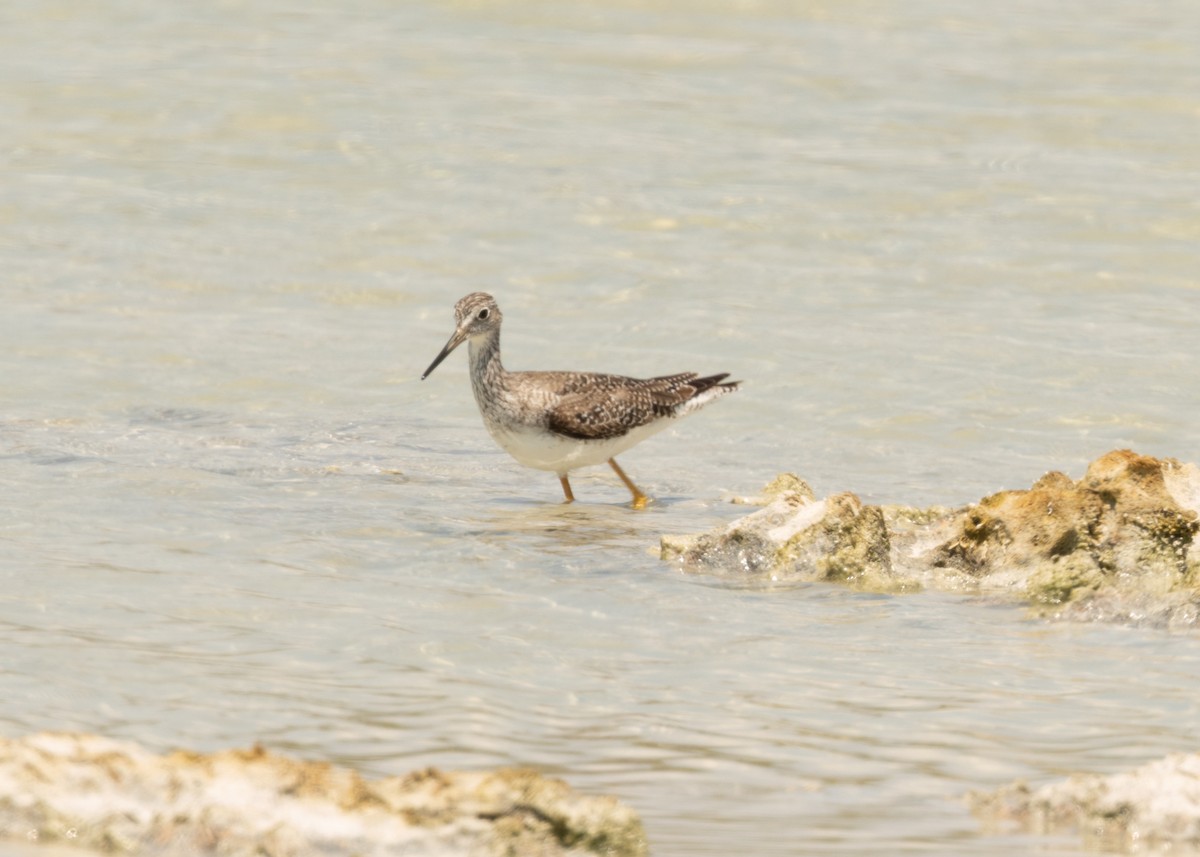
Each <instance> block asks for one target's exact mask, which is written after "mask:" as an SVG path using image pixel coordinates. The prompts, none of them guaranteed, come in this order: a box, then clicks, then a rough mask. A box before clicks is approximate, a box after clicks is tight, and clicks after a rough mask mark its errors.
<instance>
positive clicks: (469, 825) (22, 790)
mask: <svg viewBox="0 0 1200 857" xmlns="http://www.w3.org/2000/svg"><path fill="white" fill-rule="evenodd" d="M0 832H3V833H7V834H8V835H29V836H31V837H36V838H37V839H39V840H41V841H60V842H64V843H69V844H72V845H76V846H80V847H84V848H91V849H95V850H97V851H101V852H104V853H106V854H137V855H159V857H172V855H181V857H182V855H187V857H193V855H205V854H210V855H217V854H219V855H222V857H241V855H246V857H250V855H264V854H269V855H271V857H290V855H296V857H300V855H312V854H330V855H336V854H345V855H352V854H353V855H405V857H418V855H421V857H434V855H438V857H451V855H454V857H459V855H463V854H471V855H481V857H483V855H496V857H499V855H506V857H507V855H523V857H524V855H533V857H566V855H587V854H600V855H613V857H617V855H629V857H644V855H645V854H646V853H647V846H646V839H645V834H644V832H643V830H642V825H641V822H640V820H639V819H638V817H637V815H636V814H635V813H634V812H633V811H632V810H631V809H629V808H628V807H626V806H624V805H622V804H620V803H618V802H617V801H616V800H615V799H613V798H609V797H586V796H583V795H580V794H578V793H577V792H574V791H572V790H571V788H570V787H569V786H567V785H566V784H565V783H563V782H561V781H560V780H555V779H549V778H546V777H543V776H541V775H540V774H537V773H535V772H533V771H528V770H511V769H510V770H499V771H494V772H487V773H449V772H443V771H438V770H435V769H432V768H430V769H426V770H422V771H418V772H415V773H412V774H409V775H408V776H406V777H393V778H388V779H382V780H366V779H363V778H362V777H360V776H359V775H358V774H357V773H355V772H354V771H352V770H349V769H347V768H338V767H334V766H332V765H329V764H324V763H319V762H305V761H300V760H297V759H292V758H288V757H286V756H280V755H276V754H274V753H271V752H269V751H267V750H264V749H262V748H260V747H255V748H253V749H250V750H224V751H221V752H217V753H212V754H208V755H206V754H200V753H193V752H189V751H184V750H179V751H176V752H173V753H170V754H168V755H165V756H157V755H154V754H152V753H150V752H148V751H146V750H144V749H143V748H141V747H139V746H137V745H135V744H131V743H128V742H123V741H114V740H112V739H109V738H104V737H100V736H96V735H85V734H74V733H41V734H37V735H31V736H28V737H26V738H23V739H19V740H5V739H0Z"/></svg>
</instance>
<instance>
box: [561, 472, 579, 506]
mask: <svg viewBox="0 0 1200 857" xmlns="http://www.w3.org/2000/svg"><path fill="white" fill-rule="evenodd" d="M558 481H559V482H561V483H562V487H563V496H564V497H566V498H567V499H566V500H564V501H563V502H564V503H574V502H575V495H574V494H572V493H571V483H570V482H568V481H567V474H565V473H564V474H563V475H562V476H560V477H558Z"/></svg>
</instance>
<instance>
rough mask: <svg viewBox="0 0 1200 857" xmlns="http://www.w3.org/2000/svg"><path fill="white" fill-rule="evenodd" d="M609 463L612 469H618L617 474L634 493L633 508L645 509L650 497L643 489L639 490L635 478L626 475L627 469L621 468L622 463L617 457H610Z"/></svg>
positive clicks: (631, 492) (630, 491)
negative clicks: (618, 461) (618, 462)
mask: <svg viewBox="0 0 1200 857" xmlns="http://www.w3.org/2000/svg"><path fill="white" fill-rule="evenodd" d="M608 463H609V464H610V465H611V466H612V469H613V470H614V471H616V474H617V475H618V476H620V477H621V481H622V482H624V483H625V487H626V488H628V489H629V493H630V494H632V495H633V508H635V509H645V508H646V503H648V502H649V500H650V498H649V497H647V496H646V495H645V494H643V493H642V492H641V490H639V489H638V487H637V486H636V485H634V484H633V480H632V479H630V478H629V477H628V476H626V475H625V471H624V470H622V469H621V465H619V464H617V460H616V459H615V458H610V459H609V460H608Z"/></svg>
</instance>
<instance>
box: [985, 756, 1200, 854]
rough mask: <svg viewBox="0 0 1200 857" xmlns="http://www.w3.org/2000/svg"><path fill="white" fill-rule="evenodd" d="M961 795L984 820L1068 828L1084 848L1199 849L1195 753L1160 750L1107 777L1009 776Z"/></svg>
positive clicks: (1199, 773)
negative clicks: (1032, 781) (1043, 781)
mask: <svg viewBox="0 0 1200 857" xmlns="http://www.w3.org/2000/svg"><path fill="white" fill-rule="evenodd" d="M967 799H968V802H969V803H970V805H971V809H972V811H973V812H974V813H975V814H976V815H977V816H978V817H979V818H981V819H982V820H984V821H985V822H986V823H987V824H988V825H989V826H993V827H1011V826H1015V827H1017V828H1019V829H1022V830H1025V831H1028V832H1030V833H1062V832H1069V831H1072V830H1074V831H1078V832H1079V834H1080V835H1081V836H1082V837H1083V838H1084V839H1085V840H1086V842H1087V845H1088V846H1089V850H1092V849H1097V850H1100V849H1102V850H1104V851H1114V850H1115V851H1141V852H1146V851H1170V852H1171V853H1177V852H1179V851H1183V850H1186V851H1187V853H1195V851H1196V850H1200V753H1191V754H1175V755H1171V756H1167V757H1166V758H1165V759H1160V760H1159V761H1156V762H1151V763H1149V764H1147V765H1143V766H1142V767H1140V768H1136V769H1135V770H1133V771H1130V772H1128V773H1123V774H1114V775H1112V776H1101V775H1099V774H1076V775H1075V776H1072V777H1070V778H1068V779H1066V780H1063V781H1061V782H1055V783H1050V784H1049V785H1045V786H1042V787H1041V788H1039V789H1036V790H1035V789H1031V788H1030V787H1029V786H1028V785H1026V784H1025V783H1023V782H1017V783H1014V784H1012V785H1009V786H1005V787H1004V788H1001V789H999V790H997V791H995V792H986V793H985V792H976V793H972V794H970V795H968V797H967Z"/></svg>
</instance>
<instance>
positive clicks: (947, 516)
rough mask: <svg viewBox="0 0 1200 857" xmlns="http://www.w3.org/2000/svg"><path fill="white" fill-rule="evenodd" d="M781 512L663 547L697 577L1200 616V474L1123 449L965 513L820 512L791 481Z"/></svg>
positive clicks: (776, 498)
mask: <svg viewBox="0 0 1200 857" xmlns="http://www.w3.org/2000/svg"><path fill="white" fill-rule="evenodd" d="M763 495H764V498H768V497H770V498H772V499H770V501H769V503H768V505H766V506H765V507H764V508H762V509H760V510H758V511H756V512H753V513H751V514H749V515H747V516H746V517H744V518H742V519H740V520H738V521H735V522H733V523H732V524H730V525H728V526H726V527H723V528H720V529H718V530H715V531H713V532H711V533H707V534H703V535H699V536H683V537H679V536H677V537H664V538H663V541H662V556H663V558H664V559H669V560H672V561H674V562H676V563H677V564H678V565H680V567H682V568H684V569H685V570H687V571H692V572H706V573H716V574H736V575H740V576H750V577H754V576H759V577H762V578H763V579H768V580H803V581H833V582H844V583H848V584H850V585H852V586H855V587H858V588H863V589H869V590H874V591H901V590H905V589H918V588H921V587H922V586H929V587H933V588H937V589H942V590H947V591H962V592H970V593H978V594H987V595H989V596H999V597H1003V598H1014V599H1024V600H1025V601H1027V602H1028V603H1029V605H1030V606H1031V607H1032V609H1033V610H1034V611H1035V612H1037V613H1039V614H1041V615H1045V616H1051V617H1055V618H1067V619H1083V620H1107V621H1135V622H1143V623H1145V622H1155V623H1161V624H1169V625H1175V626H1181V627H1182V626H1188V625H1192V624H1194V623H1195V622H1196V617H1197V615H1200V560H1198V559H1197V558H1196V557H1193V556H1192V555H1191V549H1192V547H1193V545H1194V544H1195V542H1196V538H1197V533H1198V532H1200V514H1198V513H1200V469H1197V467H1196V466H1195V465H1192V464H1180V463H1179V462H1177V461H1174V460H1172V459H1157V458H1151V457H1149V456H1143V455H1138V454H1137V453H1134V452H1130V451H1129V450H1118V451H1115V452H1110V453H1108V454H1106V455H1104V456H1101V457H1100V458H1098V459H1097V460H1096V461H1094V462H1092V464H1091V465H1090V466H1089V467H1088V469H1087V472H1086V473H1085V474H1084V476H1083V478H1082V479H1080V480H1078V481H1073V480H1072V479H1071V478H1070V477H1069V476H1067V475H1066V474H1063V473H1058V472H1052V473H1048V474H1046V475H1045V476H1043V477H1042V478H1040V479H1038V480H1037V481H1036V482H1035V483H1034V484H1033V485H1032V486H1031V487H1030V488H1028V489H1024V490H1011V491H1001V492H999V493H996V494H992V495H991V496H988V497H985V498H983V499H982V500H980V501H979V502H978V503H975V504H973V505H971V506H968V507H966V508H961V509H947V508H944V507H934V508H930V509H915V508H910V507H903V506H891V507H885V508H880V507H878V506H871V505H865V504H863V503H862V502H861V501H859V499H858V498H857V497H856V496H855V495H854V494H850V493H842V494H837V495H834V496H831V497H827V498H825V499H821V500H816V499H813V497H812V495H811V489H809V488H808V486H807V483H805V482H804V481H803V480H801V479H799V478H798V477H796V476H794V475H793V474H784V475H783V476H781V477H779V478H778V479H776V480H775V481H774V482H772V483H771V484H770V485H768V486H767V488H766V489H764V491H763Z"/></svg>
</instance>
